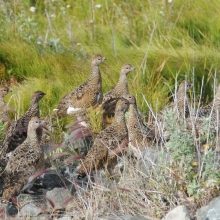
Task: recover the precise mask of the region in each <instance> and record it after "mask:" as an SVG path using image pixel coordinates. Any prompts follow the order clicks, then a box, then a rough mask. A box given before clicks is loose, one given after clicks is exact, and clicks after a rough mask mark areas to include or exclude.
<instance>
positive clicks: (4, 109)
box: [0, 86, 16, 124]
mask: <svg viewBox="0 0 220 220" xmlns="http://www.w3.org/2000/svg"><path fill="white" fill-rule="evenodd" d="M9 92H11V90H9V88H8V87H6V86H0V119H1V120H2V121H3V122H8V123H9V124H10V123H12V122H11V119H10V117H9V114H8V112H13V113H16V111H15V110H14V109H13V108H11V107H10V106H8V105H7V104H6V103H5V100H4V97H5V96H6V95H7V94H8V93H9Z"/></svg>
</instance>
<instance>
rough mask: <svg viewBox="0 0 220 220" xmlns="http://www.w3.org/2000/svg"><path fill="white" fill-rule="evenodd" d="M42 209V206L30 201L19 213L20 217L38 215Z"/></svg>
mask: <svg viewBox="0 0 220 220" xmlns="http://www.w3.org/2000/svg"><path fill="white" fill-rule="evenodd" d="M41 212H42V210H41V209H40V207H38V206H36V205H35V204H34V203H28V204H26V205H25V206H23V207H22V208H21V210H20V212H19V214H18V216H19V217H21V216H30V217H34V216H38V215H39V214H40V213H41Z"/></svg>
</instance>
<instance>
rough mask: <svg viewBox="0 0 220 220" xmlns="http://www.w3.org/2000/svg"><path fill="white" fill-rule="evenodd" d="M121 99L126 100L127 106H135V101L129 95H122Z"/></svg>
mask: <svg viewBox="0 0 220 220" xmlns="http://www.w3.org/2000/svg"><path fill="white" fill-rule="evenodd" d="M122 98H124V99H126V100H128V102H129V104H136V99H135V97H134V96H133V95H130V94H127V95H123V96H122Z"/></svg>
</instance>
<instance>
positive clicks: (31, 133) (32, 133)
mask: <svg viewBox="0 0 220 220" xmlns="http://www.w3.org/2000/svg"><path fill="white" fill-rule="evenodd" d="M27 140H29V141H30V142H31V144H38V143H39V139H38V137H37V132H36V130H33V129H31V128H28V132H27Z"/></svg>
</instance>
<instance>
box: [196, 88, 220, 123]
mask: <svg viewBox="0 0 220 220" xmlns="http://www.w3.org/2000/svg"><path fill="white" fill-rule="evenodd" d="M217 114H220V85H219V86H218V88H217V91H216V94H215V97H214V100H213V101H212V102H211V103H209V104H208V105H206V106H204V107H202V108H200V109H199V110H198V111H197V116H198V117H199V118H200V117H209V116H211V118H212V119H213V120H215V119H216V117H217Z"/></svg>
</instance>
